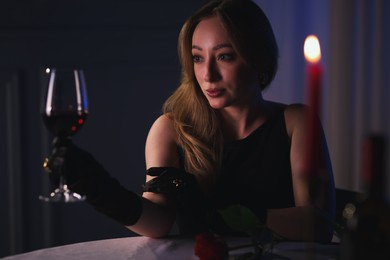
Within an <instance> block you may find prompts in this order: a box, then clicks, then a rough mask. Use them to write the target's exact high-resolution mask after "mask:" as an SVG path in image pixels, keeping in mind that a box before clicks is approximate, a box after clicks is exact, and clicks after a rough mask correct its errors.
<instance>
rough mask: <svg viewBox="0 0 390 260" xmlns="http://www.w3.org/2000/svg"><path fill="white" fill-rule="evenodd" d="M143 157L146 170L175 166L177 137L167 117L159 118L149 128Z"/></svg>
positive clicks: (171, 122) (170, 120)
mask: <svg viewBox="0 0 390 260" xmlns="http://www.w3.org/2000/svg"><path fill="white" fill-rule="evenodd" d="M145 157H146V166H147V168H150V167H158V166H176V165H177V162H178V157H177V136H176V131H175V128H174V124H173V121H172V119H171V118H169V117H168V116H167V115H161V116H159V117H158V118H157V119H156V120H155V121H154V123H153V125H152V127H151V128H150V130H149V134H148V137H147V139H146V146H145Z"/></svg>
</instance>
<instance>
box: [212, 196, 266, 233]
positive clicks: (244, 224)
mask: <svg viewBox="0 0 390 260" xmlns="http://www.w3.org/2000/svg"><path fill="white" fill-rule="evenodd" d="M218 212H219V214H221V216H222V218H223V220H224V221H225V223H226V225H228V226H229V227H230V228H231V229H233V230H235V231H238V232H242V233H245V234H247V235H250V236H253V235H256V234H259V233H261V232H262V231H263V229H264V224H263V223H261V221H260V220H259V218H258V217H257V216H256V215H255V214H254V213H253V212H252V211H251V210H250V209H248V208H247V207H245V206H242V205H239V204H236V205H232V206H229V207H227V208H224V209H220V210H218Z"/></svg>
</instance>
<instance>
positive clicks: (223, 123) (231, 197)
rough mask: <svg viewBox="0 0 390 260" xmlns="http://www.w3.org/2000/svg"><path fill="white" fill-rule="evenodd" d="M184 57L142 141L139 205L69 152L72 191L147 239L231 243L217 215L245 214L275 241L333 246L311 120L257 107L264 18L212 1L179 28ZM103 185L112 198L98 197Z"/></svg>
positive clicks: (264, 57) (285, 108)
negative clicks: (310, 162) (176, 82)
mask: <svg viewBox="0 0 390 260" xmlns="http://www.w3.org/2000/svg"><path fill="white" fill-rule="evenodd" d="M179 55H180V59H181V62H182V68H183V69H182V79H181V84H180V86H179V87H178V88H177V90H176V91H175V92H174V93H173V94H172V95H171V96H170V97H169V98H168V100H167V101H166V103H165V104H164V108H163V112H164V113H163V115H161V116H160V117H159V118H158V119H157V120H156V121H155V122H154V124H153V126H152V127H151V129H150V132H149V135H148V137H147V141H146V149H145V156H146V167H147V183H146V185H145V187H144V191H145V192H144V193H143V195H142V198H141V199H140V198H139V197H138V196H137V195H136V194H134V193H132V192H130V191H127V190H126V189H124V188H123V187H121V186H120V184H119V183H117V182H116V181H115V180H113V179H112V178H110V177H109V175H108V174H107V173H106V172H105V171H104V169H103V168H102V167H101V166H99V165H98V164H97V163H96V162H95V161H94V159H93V158H92V157H90V156H89V155H88V154H87V153H86V152H83V151H82V150H80V149H79V148H77V147H75V146H74V145H72V144H68V151H67V153H66V154H65V155H64V156H65V157H66V158H65V159H66V160H65V164H66V167H67V168H68V169H69V174H70V175H71V174H72V175H73V176H68V179H69V181H68V182H70V183H71V185H70V187H71V189H73V190H75V191H76V192H79V193H83V194H87V198H88V201H89V202H90V203H91V204H92V205H94V206H95V208H97V209H98V210H99V211H101V212H103V213H105V214H107V215H109V216H111V217H113V218H114V219H117V220H118V221H121V222H122V223H124V224H125V225H126V226H127V227H128V228H129V229H131V230H132V231H134V232H136V233H138V234H141V235H145V236H150V237H162V236H165V235H167V234H169V232H170V230H171V228H172V225H173V224H174V222H175V220H176V219H177V220H178V222H179V227H180V229H181V232H182V233H183V234H193V233H197V232H201V231H202V230H204V229H211V230H213V231H215V232H220V233H227V234H229V233H231V232H230V231H231V230H229V228H228V227H226V226H225V225H224V223H222V222H223V221H221V219H220V218H219V217H218V214H216V210H217V209H222V208H225V207H227V206H229V205H235V204H240V205H242V206H245V207H247V208H249V209H250V210H252V211H253V212H254V213H255V214H256V215H257V216H258V217H259V218H260V219H261V220H262V221H264V222H265V223H266V225H267V227H268V228H269V229H270V230H272V231H273V233H274V234H275V236H277V237H279V238H285V239H291V240H315V241H330V240H331V238H332V234H333V229H332V223H333V222H332V221H333V216H334V183H333V176H332V171H331V166H330V162H329V156H328V152H327V148H326V143H325V141H324V140H325V139H324V138H321V141H322V143H321V145H320V146H319V147H318V149H319V150H320V151H319V152H318V153H316V154H318V157H319V158H318V159H319V162H320V163H319V164H318V165H317V166H318V167H317V168H316V169H314V170H313V172H308V171H307V168H306V160H305V158H306V157H305V153H304V148H305V145H304V143H305V142H306V140H305V135H306V134H307V133H306V132H305V131H306V121H307V120H306V117H307V116H306V115H307V111H306V110H307V109H306V108H305V106H303V105H284V104H279V103H274V102H270V101H266V100H264V99H263V97H262V90H264V89H265V88H266V87H267V86H268V85H269V84H270V82H271V81H272V80H273V78H274V76H275V73H276V68H277V55H278V50H277V46H276V42H275V38H274V35H273V31H272V28H271V26H270V24H269V22H268V19H267V18H266V16H265V15H264V13H263V12H262V10H261V9H260V8H259V7H258V6H257V5H256V4H255V3H253V2H251V1H250V0H224V1H223V0H217V1H211V2H209V3H208V4H206V5H205V6H204V7H203V8H201V9H200V10H199V11H198V12H197V13H195V14H194V15H193V16H191V17H190V18H189V19H188V20H187V21H186V23H185V24H184V26H183V28H182V30H181V33H180V36H179ZM54 154H55V156H53V158H55V157H56V156H57V157H58V153H57V154H56V153H54ZM52 161H53V162H54V161H55V160H52ZM51 168H53V167H51ZM91 171H93V172H94V174H88V172H91ZM53 172H54V171H53ZM71 172H73V173H71ZM74 172H76V174H74ZM96 172H99V173H100V174H99V176H100V177H99V178H96V177H94V179H95V180H94V181H91V178H92V177H91V176H96ZM77 173H80V174H77ZM312 176H315V178H313V177H312ZM96 179H97V180H96ZM107 180H109V181H107ZM103 186H104V189H105V191H106V192H105V194H111V195H110V196H102V197H100V196H99V192H98V191H99V190H101V189H102V187H103ZM96 187H99V189H97V188H96Z"/></svg>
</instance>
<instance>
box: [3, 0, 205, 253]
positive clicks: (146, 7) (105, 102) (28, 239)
mask: <svg viewBox="0 0 390 260" xmlns="http://www.w3.org/2000/svg"><path fill="white" fill-rule="evenodd" d="M204 3H205V1H202V0H197V1H195V0H194V1H183V0H169V1H160V0H147V1H145V0H139V1H134V0H133V1H94V0H82V1H80V0H66V1H62V0H57V1H53V0H32V1H20V0H19V1H2V2H1V3H0V91H1V92H0V98H1V99H0V105H1V106H2V107H1V109H0V124H1V127H0V129H1V130H0V131H1V132H0V162H1V164H0V174H1V181H0V205H1V209H0V212H1V213H0V241H1V245H0V257H1V256H5V255H9V254H14V253H20V252H26V251H31V250H35V249H39V248H43V247H49V246H56V245H62V244H69V243H76V242H80V241H88V240H96V239H104V238H113V237H122V236H129V235H133V233H131V232H130V231H128V230H127V229H125V228H124V227H123V226H122V225H120V224H118V223H116V222H114V221H112V220H111V219H108V218H107V217H105V216H103V215H100V214H97V213H96V212H95V211H94V209H93V208H92V207H91V206H89V205H88V204H86V203H77V204H67V205H64V204H50V205H49V204H46V203H43V202H41V201H39V200H38V196H39V195H40V194H44V195H47V194H49V191H50V190H51V189H52V187H51V186H50V185H49V183H48V178H47V176H46V175H45V174H44V172H43V170H42V161H43V159H44V157H45V155H47V154H48V152H49V147H50V142H51V136H50V134H49V133H48V132H47V131H46V129H45V128H44V126H43V124H42V121H41V118H40V108H41V104H42V91H43V89H44V84H43V82H44V81H45V78H44V76H45V74H44V73H43V71H44V68H46V67H48V66H63V65H67V66H77V67H81V68H83V69H84V71H85V77H86V81H87V86H88V94H89V100H90V115H89V117H88V119H87V123H86V125H85V126H84V128H83V129H81V131H80V132H79V133H78V134H77V136H75V137H74V140H75V142H76V143H77V144H78V145H79V146H81V147H83V148H85V149H87V150H88V151H90V152H91V153H92V154H93V155H95V157H96V158H97V159H98V160H99V161H100V162H102V163H103V164H104V166H105V167H106V168H107V170H108V171H109V172H110V173H111V174H112V175H113V176H115V177H116V178H118V179H119V180H120V181H121V182H122V183H123V184H124V185H125V186H127V187H129V188H130V189H132V190H133V191H136V192H139V191H140V187H141V185H142V183H143V182H144V180H145V161H144V144H145V139H146V136H147V133H148V130H149V128H150V126H151V124H152V123H153V121H154V119H155V118H156V117H157V116H158V115H159V114H160V111H161V106H162V104H163V101H164V100H165V98H166V97H167V96H168V95H169V94H170V93H171V91H172V90H173V89H174V88H175V87H176V86H177V85H178V82H179V76H180V68H179V63H178V59H177V37H178V33H179V30H180V28H181V26H182V23H183V22H184V20H185V19H186V18H187V17H188V16H189V15H190V14H191V13H193V11H194V10H195V9H197V8H198V7H199V6H200V5H202V4H204ZM7 169H8V171H7Z"/></svg>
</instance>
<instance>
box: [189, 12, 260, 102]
mask: <svg viewBox="0 0 390 260" xmlns="http://www.w3.org/2000/svg"><path fill="white" fill-rule="evenodd" d="M192 56H193V62H194V73H195V77H196V80H197V81H198V83H199V85H200V87H201V89H202V92H203V94H204V95H205V96H206V98H207V100H208V101H209V103H210V106H211V107H213V108H215V109H221V108H225V107H230V106H243V105H245V104H249V103H250V100H251V99H253V98H254V97H255V96H257V94H258V92H260V91H261V90H260V86H259V84H258V73H257V71H255V70H254V69H253V68H251V67H249V66H248V65H246V63H245V62H244V60H243V59H242V58H241V57H240V56H239V55H238V53H236V52H235V51H234V49H233V46H232V45H231V43H230V40H229V37H228V34H227V32H226V30H225V29H224V28H223V26H222V23H221V21H220V19H219V18H218V17H217V16H213V17H210V18H206V19H204V20H202V21H201V22H200V23H199V24H198V25H197V27H196V28H195V31H194V34H193V36H192Z"/></svg>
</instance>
